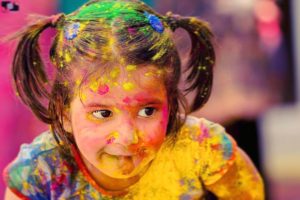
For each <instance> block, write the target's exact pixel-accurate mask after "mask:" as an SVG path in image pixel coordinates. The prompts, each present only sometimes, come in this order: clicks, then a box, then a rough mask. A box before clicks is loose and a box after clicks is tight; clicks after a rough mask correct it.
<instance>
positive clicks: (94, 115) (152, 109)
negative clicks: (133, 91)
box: [91, 106, 157, 119]
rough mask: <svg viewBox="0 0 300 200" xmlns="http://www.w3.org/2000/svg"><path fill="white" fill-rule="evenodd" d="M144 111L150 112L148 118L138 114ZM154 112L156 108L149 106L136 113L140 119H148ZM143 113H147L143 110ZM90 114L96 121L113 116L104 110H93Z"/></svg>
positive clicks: (110, 112)
mask: <svg viewBox="0 0 300 200" xmlns="http://www.w3.org/2000/svg"><path fill="white" fill-rule="evenodd" d="M145 109H148V111H149V112H150V114H149V113H148V114H149V116H148V115H147V113H145V114H146V115H147V116H145V115H144V116H141V114H140V112H141V111H142V110H145ZM149 109H150V110H149ZM156 111H157V109H156V108H154V107H151V106H147V107H144V108H142V109H140V110H139V112H138V115H139V116H140V117H145V118H149V117H151V116H153V115H154V114H155V112H156ZM145 112H147V111H146V110H145ZM91 114H92V116H93V117H95V118H97V119H107V118H109V117H112V116H113V112H112V111H110V110H106V109H103V110H95V111H93V112H91ZM97 114H99V115H100V116H99V115H98V116H96V115H97ZM103 114H104V116H103Z"/></svg>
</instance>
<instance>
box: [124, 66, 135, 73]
mask: <svg viewBox="0 0 300 200" xmlns="http://www.w3.org/2000/svg"><path fill="white" fill-rule="evenodd" d="M126 70H127V71H129V72H130V71H134V70H136V65H127V66H126Z"/></svg>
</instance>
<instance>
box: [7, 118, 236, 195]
mask: <svg viewBox="0 0 300 200" xmlns="http://www.w3.org/2000/svg"><path fill="white" fill-rule="evenodd" d="M236 148H237V147H236V143H235V141H234V140H233V139H232V138H231V137H230V136H229V135H228V134H227V133H226V132H225V130H224V128H223V127H222V126H221V125H219V124H216V123H213V122H210V121H208V120H206V119H204V118H195V117H191V116H189V117H188V118H187V121H186V123H185V124H184V126H183V127H182V128H181V129H180V131H179V132H178V134H177V137H176V141H175V142H173V143H171V142H169V140H166V142H165V143H163V145H162V146H161V148H160V150H159V152H158V153H157V156H156V157H155V159H154V160H153V162H152V163H151V166H150V167H149V168H148V170H147V171H146V173H145V174H144V175H143V176H142V177H141V179H140V180H139V181H138V182H137V183H135V184H134V185H132V186H131V187H130V188H129V190H128V193H127V194H125V195H124V196H121V197H110V196H108V195H105V194H103V192H101V190H99V188H98V187H97V185H96V184H95V181H93V180H92V178H91V176H90V175H89V173H88V172H87V170H86V168H85V166H84V164H83V162H82V161H80V159H79V160H78V159H75V163H77V165H71V164H70V161H68V160H64V159H63V157H61V156H60V152H59V147H58V145H57V143H56V141H55V140H54V138H53V136H52V134H51V133H50V132H49V131H48V132H45V133H42V134H41V135H39V136H38V137H36V138H35V139H34V141H33V142H32V143H31V144H23V145H22V146H21V150H20V153H19V155H18V156H17V158H16V159H15V160H14V161H13V162H12V163H11V164H10V165H9V166H8V167H7V168H6V170H5V171H4V177H5V181H6V183H7V185H8V187H9V188H10V190H11V191H13V192H14V193H15V194H16V195H18V196H19V197H21V198H23V199H38V200H43V199H72V200H73V199H74V200H79V199H85V200H89V199H101V200H102V199H143V200H148V199H149V200H150V199H151V200H153V199H156V200H160V199H169V200H173V199H174V200H175V199H176V200H177V199H182V200H184V199H189V198H188V195H189V194H191V193H193V191H197V190H198V191H199V190H200V191H201V189H202V184H201V181H200V180H202V183H204V185H210V184H213V183H215V182H216V181H217V180H219V179H220V178H221V177H222V176H223V174H224V173H226V172H227V170H228V169H229V167H230V166H231V164H232V163H233V162H234V159H235V152H236Z"/></svg>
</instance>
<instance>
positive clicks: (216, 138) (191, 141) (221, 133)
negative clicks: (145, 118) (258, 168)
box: [175, 116, 237, 185]
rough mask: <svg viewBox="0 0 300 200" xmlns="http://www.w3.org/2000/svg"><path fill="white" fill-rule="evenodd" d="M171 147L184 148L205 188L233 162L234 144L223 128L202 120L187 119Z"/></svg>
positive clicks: (235, 145)
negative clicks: (194, 164)
mask: <svg viewBox="0 0 300 200" xmlns="http://www.w3.org/2000/svg"><path fill="white" fill-rule="evenodd" d="M175 146H180V147H185V148H184V149H185V150H184V151H187V152H189V153H188V154H189V155H191V156H192V159H193V160H194V162H195V163H197V165H196V167H195V169H197V171H198V172H199V176H200V177H201V178H202V180H203V181H204V183H205V184H206V185H209V184H213V183H214V182H216V181H217V180H219V179H220V178H221V177H222V176H223V175H224V174H225V173H226V172H227V171H228V169H229V168H230V166H231V165H232V164H233V163H234V160H235V157H236V156H235V154H236V151H237V144H236V142H235V140H234V139H233V138H232V137H231V136H230V135H229V134H228V133H227V132H226V130H225V128H224V127H223V126H222V125H220V124H218V123H214V122H212V121H209V120H207V119H205V118H197V117H194V116H188V117H187V119H186V122H185V124H184V125H183V126H182V128H181V129H180V131H179V133H178V134H177V142H176V145H175Z"/></svg>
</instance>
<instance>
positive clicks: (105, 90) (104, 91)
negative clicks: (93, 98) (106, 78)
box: [98, 84, 109, 95]
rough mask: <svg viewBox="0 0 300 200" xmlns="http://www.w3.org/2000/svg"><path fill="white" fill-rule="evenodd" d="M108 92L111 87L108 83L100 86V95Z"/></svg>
mask: <svg viewBox="0 0 300 200" xmlns="http://www.w3.org/2000/svg"><path fill="white" fill-rule="evenodd" d="M108 92H109V87H108V86H107V85H106V84H104V85H101V86H100V87H99V88H98V94H100V95H104V94H106V93H108Z"/></svg>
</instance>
